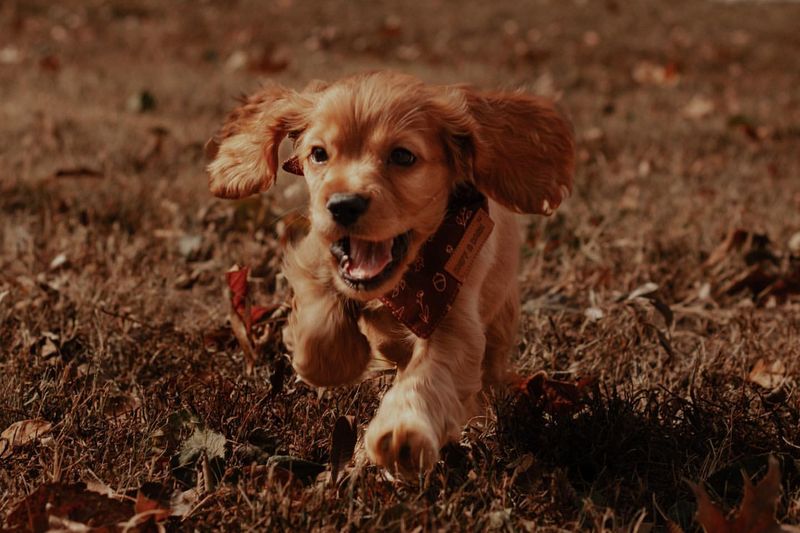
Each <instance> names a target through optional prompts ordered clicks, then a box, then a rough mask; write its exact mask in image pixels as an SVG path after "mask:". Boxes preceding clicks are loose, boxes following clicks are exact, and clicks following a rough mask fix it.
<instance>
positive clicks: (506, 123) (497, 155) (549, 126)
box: [436, 87, 575, 215]
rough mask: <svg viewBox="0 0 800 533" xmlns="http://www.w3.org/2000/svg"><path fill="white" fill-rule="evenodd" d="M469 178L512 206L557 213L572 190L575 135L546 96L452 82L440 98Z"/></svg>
mask: <svg viewBox="0 0 800 533" xmlns="http://www.w3.org/2000/svg"><path fill="white" fill-rule="evenodd" d="M436 102H437V103H438V109H439V110H440V112H442V113H443V122H444V125H445V135H446V137H447V139H446V140H445V142H446V144H447V145H448V147H449V150H448V151H449V152H450V153H451V154H453V157H454V161H455V163H456V164H457V165H456V166H457V168H458V170H459V171H460V172H461V173H463V174H464V179H466V180H468V181H472V182H474V183H475V185H476V186H477V188H478V189H479V190H481V191H482V192H483V193H485V194H486V195H488V196H490V197H491V198H493V199H494V200H495V201H497V202H498V203H500V204H502V205H504V206H506V207H507V208H509V209H511V210H512V211H516V212H521V213H539V214H548V215H549V214H551V213H552V212H553V211H554V210H555V209H556V208H557V207H558V206H559V204H561V202H562V200H564V199H565V198H566V197H567V196H569V194H570V192H571V191H572V177H573V174H574V171H575V140H574V136H573V133H572V127H571V125H570V124H569V122H568V121H567V120H566V119H565V118H564V117H563V116H562V115H561V114H560V113H559V112H558V111H557V110H556V109H555V107H554V106H553V104H552V103H550V102H548V101H547V100H545V99H543V98H539V97H536V96H532V95H528V94H525V93H521V92H514V93H503V92H477V91H474V90H471V89H467V88H464V87H448V88H445V89H444V90H443V91H442V93H441V94H440V95H439V97H438V98H436Z"/></svg>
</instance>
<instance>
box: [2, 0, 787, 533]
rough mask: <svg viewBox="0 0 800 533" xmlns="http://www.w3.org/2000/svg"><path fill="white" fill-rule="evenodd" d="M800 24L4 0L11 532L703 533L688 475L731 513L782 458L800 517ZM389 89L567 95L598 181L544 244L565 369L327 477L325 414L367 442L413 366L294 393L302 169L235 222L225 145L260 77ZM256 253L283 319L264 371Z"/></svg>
mask: <svg viewBox="0 0 800 533" xmlns="http://www.w3.org/2000/svg"><path fill="white" fill-rule="evenodd" d="M798 20H800V4H798V3H793V2H748V1H738V2H737V1H728V2H726V1H708V0H694V1H690V0H678V1H671V2H658V1H645V0H635V1H631V2H623V1H620V0H603V1H600V0H581V1H578V0H569V1H556V0H549V1H548V0H530V1H514V0H495V1H492V2H478V1H473V0H466V1H463V2H458V1H455V0H453V1H449V0H431V1H426V0H414V1H413V2H403V3H400V2H397V3H392V2H389V1H386V0H380V1H374V2H373V1H366V0H335V1H330V2H311V1H301V0H271V1H265V2H257V1H255V0H230V1H221V0H220V1H214V0H206V1H196V2H191V1H185V0H171V1H167V2H159V1H156V0H83V1H79V0H66V1H63V2H49V1H46V0H2V2H0V431H5V433H4V434H3V435H4V437H3V439H0V528H3V527H4V528H5V529H8V530H11V531H24V530H28V529H32V530H36V531H44V530H46V529H48V528H53V529H56V530H70V531H85V530H89V529H88V527H89V526H87V524H88V525H90V526H92V527H94V528H100V529H95V530H103V529H102V528H106V529H105V530H106V531H108V530H116V529H122V526H119V525H118V524H120V523H127V525H128V526H129V528H131V530H139V531H146V530H156V529H158V528H161V527H163V528H166V529H167V530H200V531H208V530H237V531H238V530H251V529H252V530H293V531H310V530H325V531H339V530H360V529H364V530H393V531H418V530H420V529H422V530H466V531H476V530H485V529H496V530H500V531H519V530H538V531H576V530H577V531H630V532H646V531H665V530H667V529H668V528H670V527H672V528H673V529H672V531H677V529H675V527H680V528H682V529H683V530H685V531H687V532H689V531H698V530H699V528H700V526H699V525H698V522H697V521H696V520H695V518H694V515H695V511H696V501H695V496H694V494H693V492H692V489H691V487H690V485H689V483H687V481H693V482H702V483H704V486H705V487H706V489H707V490H708V492H709V493H710V494H711V496H712V499H713V500H714V501H715V502H718V503H719V504H720V505H721V506H722V507H723V508H725V509H728V510H731V509H734V508H735V507H736V506H737V504H738V502H739V501H740V499H741V497H742V493H743V486H744V485H743V479H742V475H741V472H742V471H743V470H744V471H745V472H747V473H748V475H750V476H755V477H756V478H758V477H761V476H762V475H763V474H764V472H765V471H766V465H767V461H768V457H769V456H770V455H771V456H774V457H775V458H776V459H777V460H778V463H779V465H780V467H781V470H780V471H781V482H782V486H783V495H782V497H781V498H780V500H779V502H778V506H777V516H778V518H779V519H780V520H781V521H782V522H783V523H787V524H797V523H798V522H800V388H799V387H800V89H798V88H800V33H799V32H798ZM374 69H398V70H402V71H407V72H410V73H413V74H416V75H418V76H420V77H422V78H423V79H425V80H427V81H429V82H433V83H458V82H466V83H471V84H474V85H476V86H479V87H487V88H488V87H504V88H516V87H524V88H526V89H528V90H531V91H533V92H537V93H539V94H543V95H546V96H550V97H552V98H554V99H557V100H558V102H559V106H560V107H561V108H562V109H563V110H565V112H566V113H567V114H568V115H569V116H570V117H571V119H572V121H573V123H574V125H575V132H576V136H577V139H578V158H579V166H578V171H577V176H576V183H575V191H574V194H573V196H572V197H571V198H570V199H569V200H568V201H567V202H566V203H565V204H564V205H563V207H562V209H560V210H559V211H558V213H557V214H555V215H554V216H552V217H550V218H542V217H539V218H531V219H530V220H528V221H527V222H526V223H527V230H526V236H527V238H526V245H525V250H524V253H523V262H522V264H521V265H520V279H521V282H522V291H521V294H520V297H521V300H522V302H523V320H522V322H523V327H522V331H521V332H520V342H519V346H518V350H517V351H516V352H515V353H514V356H513V358H514V361H515V364H516V365H517V367H518V369H519V371H520V373H521V374H523V375H533V374H534V373H536V372H539V371H544V372H545V373H546V374H547V376H549V378H548V379H549V380H547V381H542V380H541V379H540V380H538V381H536V382H531V384H529V386H528V388H527V391H523V390H521V389H520V388H516V389H510V390H506V391H498V392H497V393H496V395H495V396H494V397H492V398H490V399H489V404H490V405H491V409H490V410H489V412H488V413H487V415H488V416H487V417H486V418H485V419H484V420H480V421H476V422H475V423H474V424H472V425H471V426H470V427H469V428H467V430H465V432H464V434H463V437H462V439H461V441H460V443H458V444H457V445H455V444H454V445H452V446H450V447H448V448H447V449H446V450H445V452H444V454H443V456H444V460H443V461H442V462H441V463H440V464H439V465H437V467H436V468H435V470H434V471H433V472H431V473H430V475H428V476H425V477H422V478H421V479H418V480H405V481H403V480H398V479H393V478H391V477H389V476H386V475H385V474H384V473H383V472H381V471H379V470H377V469H375V468H373V467H370V466H366V467H363V468H353V467H352V465H350V466H347V467H343V468H341V469H340V471H339V470H337V474H338V480H336V482H335V483H334V482H332V481H331V479H330V477H331V474H330V473H331V470H332V466H331V463H332V460H334V459H335V457H333V456H338V455H340V451H341V447H342V446H344V447H345V448H346V447H347V440H348V438H347V437H348V436H349V435H348V431H347V429H348V427H347V424H344V426H343V427H342V425H341V420H340V431H339V432H338V433H337V435H338V436H336V437H334V426H335V424H336V422H337V420H339V419H340V417H347V416H352V417H354V418H353V420H354V422H355V424H356V426H357V429H358V434H359V435H360V434H361V432H362V431H363V428H364V427H365V425H366V423H367V421H368V420H369V419H370V416H371V414H372V412H373V411H374V409H375V408H376V406H377V402H378V400H379V398H380V394H381V393H382V391H384V390H385V389H386V388H387V387H388V385H389V383H390V380H391V375H390V374H387V373H385V372H384V373H382V374H378V375H376V376H375V377H371V378H370V379H368V380H366V381H365V382H364V383H363V384H361V385H359V386H357V387H350V388H341V389H333V390H325V391H317V390H313V389H311V388H309V387H307V386H305V385H303V384H301V383H297V382H296V381H295V379H294V375H293V374H292V371H291V366H290V365H289V364H288V359H287V355H286V353H285V348H284V347H283V345H282V344H281V339H280V326H281V323H282V321H283V320H285V312H284V311H283V309H281V308H280V307H279V306H280V304H282V303H285V302H286V300H287V298H288V289H287V287H286V283H285V281H284V279H283V278H282V276H281V275H280V262H281V249H282V245H283V244H284V243H285V242H286V240H287V239H288V238H290V235H291V233H292V231H293V228H295V227H296V223H297V220H298V218H297V217H298V215H299V214H301V213H302V205H301V203H300V202H299V201H298V198H302V191H298V183H297V178H295V177H292V176H290V175H281V176H280V178H279V183H280V184H281V187H279V188H278V189H276V190H275V191H274V192H273V193H270V195H264V196H261V197H255V198H251V199H248V200H244V201H238V202H233V201H223V200H218V199H215V198H213V197H211V196H210V195H209V193H208V192H207V188H206V176H205V173H204V160H203V144H204V143H205V141H206V139H207V138H208V137H209V136H210V135H211V134H213V132H214V131H215V129H216V127H217V126H218V125H219V124H220V122H221V120H222V118H223V117H224V115H225V113H226V112H227V111H228V110H229V109H230V108H232V107H233V106H234V105H235V102H236V101H235V97H237V96H238V95H239V94H241V93H246V92H250V91H253V90H255V89H257V88H258V87H259V85H260V83H262V82H264V81H265V80H275V81H278V82H280V83H283V84H286V85H289V86H292V87H298V88H299V87H302V86H303V85H305V83H306V82H308V81H309V80H311V79H314V78H321V79H334V78H338V77H341V76H343V75H346V74H349V73H354V72H358V71H362V70H374ZM234 264H238V265H242V266H247V267H249V269H250V292H251V294H250V297H251V299H252V302H253V303H254V304H259V305H267V306H272V307H274V308H276V309H277V310H276V311H274V312H273V313H272V314H271V315H270V318H269V320H268V321H267V323H266V324H264V325H262V326H261V329H260V330H259V335H260V337H259V339H257V341H256V349H255V352H256V353H255V364H254V367H253V369H252V372H250V373H248V372H246V361H245V358H244V356H243V352H242V350H241V348H240V346H239V344H238V343H237V340H236V338H235V337H234V335H233V333H232V332H231V328H230V324H229V318H228V317H229V313H230V304H229V296H228V294H227V292H226V291H227V284H226V278H225V272H226V271H227V270H228V269H229V268H230V267H231V266H232V265H234ZM555 381H557V382H555ZM558 382H561V383H562V384H560V385H559V383H558ZM576 383H577V384H579V385H575V386H573V384H576ZM560 390H561V391H562V392H561V393H560V392H559V391H560ZM23 421H30V422H29V423H28V424H27V425H25V426H23V425H20V424H17V425H14V424H15V423H18V422H23ZM7 428H10V429H11V431H6V429H7ZM14 429H16V431H17V433H16V436H14V435H12V433H13V432H14ZM34 430H35V431H34ZM25 437H28V438H25ZM332 444H333V445H334V447H335V448H337V449H335V450H333V451H332V449H331V446H332ZM345 455H347V454H346V453H345ZM357 455H358V454H357ZM333 462H336V461H333ZM81 483H84V484H85V485H82V484H81ZM137 513H138V518H132V517H134V515H135V514H137ZM168 515H171V516H168ZM70 528H72V529H70ZM81 528H83V529H81ZM754 531H755V530H754ZM758 531H760V530H758Z"/></svg>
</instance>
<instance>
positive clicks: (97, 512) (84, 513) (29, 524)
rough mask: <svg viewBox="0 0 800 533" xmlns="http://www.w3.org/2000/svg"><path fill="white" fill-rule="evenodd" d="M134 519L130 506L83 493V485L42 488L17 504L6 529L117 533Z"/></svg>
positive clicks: (90, 493) (97, 495)
mask: <svg viewBox="0 0 800 533" xmlns="http://www.w3.org/2000/svg"><path fill="white" fill-rule="evenodd" d="M132 516H134V510H133V505H132V504H131V503H130V502H126V501H118V500H114V499H111V498H108V497H107V496H104V495H102V494H98V493H96V492H93V491H90V490H87V489H86V484H85V483H75V484H69V485H67V484H62V483H52V484H46V485H42V486H40V487H39V488H37V489H36V490H35V491H33V492H32V493H31V494H29V495H28V496H27V497H25V498H24V499H23V500H22V501H20V502H19V503H18V504H17V507H16V508H15V509H14V510H13V511H12V512H11V514H10V515H9V517H8V525H9V526H11V527H12V528H18V529H20V530H23V531H34V532H44V531H48V530H51V524H53V523H56V524H63V523H65V521H69V522H71V523H73V524H71V525H76V524H77V525H85V526H90V527H91V530H92V531H103V530H106V531H109V530H114V531H116V530H117V529H119V528H118V527H117V525H118V524H120V523H123V522H127V521H128V520H129V519H130V518H131V517H132Z"/></svg>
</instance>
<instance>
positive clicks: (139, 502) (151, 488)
mask: <svg viewBox="0 0 800 533" xmlns="http://www.w3.org/2000/svg"><path fill="white" fill-rule="evenodd" d="M170 496H171V493H170V490H169V489H167V487H165V486H164V485H162V484H160V483H154V482H147V483H145V484H144V485H142V486H141V487H139V490H138V491H137V492H136V503H134V510H135V511H136V514H137V515H140V514H146V515H147V516H152V517H153V519H154V520H155V521H156V522H160V521H162V520H166V519H167V518H168V517H169V516H170V515H171V514H172V506H171V504H170Z"/></svg>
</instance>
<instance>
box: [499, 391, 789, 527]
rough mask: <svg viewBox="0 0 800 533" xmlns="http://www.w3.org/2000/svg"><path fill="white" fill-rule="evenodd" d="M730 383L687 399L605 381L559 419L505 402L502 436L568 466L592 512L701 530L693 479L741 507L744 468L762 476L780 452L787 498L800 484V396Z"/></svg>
mask: <svg viewBox="0 0 800 533" xmlns="http://www.w3.org/2000/svg"><path fill="white" fill-rule="evenodd" d="M721 379H722V378H721V377H720V376H711V377H710V379H706V383H705V384H704V386H703V387H697V388H694V389H693V391H692V392H691V393H688V392H687V393H684V394H681V395H678V394H674V393H670V392H668V391H665V390H663V389H657V388H651V389H643V390H616V391H612V390H607V389H604V388H601V387H595V388H594V390H593V391H592V392H590V393H589V394H588V395H587V398H586V400H585V405H584V406H583V408H582V409H581V410H580V411H579V412H578V413H576V414H572V415H556V416H553V415H551V414H549V413H546V412H544V411H543V410H542V409H541V408H540V407H538V406H536V405H534V403H533V402H531V401H530V398H528V397H526V396H525V395H514V396H509V397H505V398H501V399H500V400H499V401H498V406H497V414H498V439H499V441H500V444H501V445H502V446H503V447H505V448H506V449H510V450H513V452H512V453H517V454H523V453H531V454H533V456H534V457H535V458H536V459H537V460H538V461H540V462H542V463H544V464H545V465H546V466H548V467H550V468H553V469H560V470H562V471H563V472H564V473H565V475H566V478H567V480H568V482H569V484H570V485H571V487H572V488H573V489H574V491H575V497H574V498H573V499H575V500H576V501H580V502H583V507H584V510H586V509H587V505H588V506H589V507H599V508H601V509H602V508H611V509H614V511H615V513H616V514H617V516H618V517H620V516H621V517H623V518H625V519H626V520H630V519H631V518H632V517H633V516H635V515H636V514H637V513H639V512H641V511H642V510H646V512H647V515H648V519H647V521H652V522H655V523H656V524H665V523H666V520H667V519H669V520H672V521H673V522H676V523H677V524H679V525H680V526H682V527H683V528H684V530H686V531H691V530H693V529H692V528H694V527H696V526H695V525H693V515H694V511H695V507H696V506H695V501H694V496H693V494H692V492H691V490H690V488H689V486H688V484H687V483H686V480H691V481H695V480H703V481H705V482H706V485H707V486H708V487H709V488H710V489H711V491H712V494H714V495H715V496H716V497H717V498H718V500H719V501H722V502H724V503H725V504H726V506H728V507H735V506H736V505H737V504H738V502H739V500H740V498H741V496H742V490H743V481H742V474H741V473H742V472H743V471H744V472H747V474H748V475H749V476H751V477H752V476H754V475H757V476H760V475H762V474H763V473H764V472H766V465H767V459H768V457H769V455H770V454H772V455H776V456H777V457H778V458H779V459H780V461H781V465H782V472H783V488H784V495H786V494H791V493H792V492H794V491H797V490H798V489H800V461H798V458H800V456H798V450H797V448H796V446H795V445H794V444H796V443H797V442H800V423H798V410H797V405H796V404H797V399H796V398H793V397H792V395H791V394H789V393H787V392H786V391H784V392H783V393H781V392H780V391H778V393H773V394H771V395H769V396H764V395H762V394H759V391H757V390H756V389H755V388H754V387H752V386H750V385H748V384H745V383H739V384H738V385H736V384H731V383H726V384H723V383H715V381H720V380H721ZM785 503H786V498H784V501H783V502H782V505H781V506H780V507H779V511H778V513H779V515H780V514H781V513H782V512H783V511H784V510H785Z"/></svg>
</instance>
